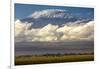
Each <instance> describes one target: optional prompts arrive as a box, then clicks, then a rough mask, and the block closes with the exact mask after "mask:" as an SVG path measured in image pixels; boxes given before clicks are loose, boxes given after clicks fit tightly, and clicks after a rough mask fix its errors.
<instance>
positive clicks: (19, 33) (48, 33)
mask: <svg viewBox="0 0 100 69" xmlns="http://www.w3.org/2000/svg"><path fill="white" fill-rule="evenodd" d="M31 25H32V23H23V22H21V21H20V20H17V21H15V41H68V40H93V39H94V21H90V22H88V23H80V24H77V23H74V24H73V23H70V24H67V23H66V24H65V25H63V26H62V27H60V26H58V25H52V24H48V25H46V26H44V27H42V28H32V29H30V27H31ZM33 25H34V24H33Z"/></svg>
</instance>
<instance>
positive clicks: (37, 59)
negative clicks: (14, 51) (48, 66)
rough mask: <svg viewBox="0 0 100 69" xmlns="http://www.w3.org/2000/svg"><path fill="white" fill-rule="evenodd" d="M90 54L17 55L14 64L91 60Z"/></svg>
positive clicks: (92, 56)
mask: <svg viewBox="0 0 100 69" xmlns="http://www.w3.org/2000/svg"><path fill="white" fill-rule="evenodd" d="M93 60H94V55H92V54H85V55H84V54H83V55H82V54H79V55H60V56H54V55H48V56H45V55H40V56H34V55H33V56H32V55H31V56H17V57H15V65H29V64H45V63H61V62H78V61H93Z"/></svg>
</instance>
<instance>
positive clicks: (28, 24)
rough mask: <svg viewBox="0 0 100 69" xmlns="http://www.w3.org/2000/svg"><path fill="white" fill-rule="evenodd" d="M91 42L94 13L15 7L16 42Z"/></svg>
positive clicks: (51, 7) (36, 6) (16, 5)
mask: <svg viewBox="0 0 100 69" xmlns="http://www.w3.org/2000/svg"><path fill="white" fill-rule="evenodd" d="M72 40H78V41H80V40H92V41H93V40H94V9H93V8H83V7H67V6H48V5H34V4H33V5H29V4H15V41H16V42H23V41H30V42H33V41H72Z"/></svg>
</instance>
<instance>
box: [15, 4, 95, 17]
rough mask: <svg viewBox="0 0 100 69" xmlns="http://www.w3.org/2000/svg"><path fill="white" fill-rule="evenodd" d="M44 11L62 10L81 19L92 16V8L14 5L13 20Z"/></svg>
mask: <svg viewBox="0 0 100 69" xmlns="http://www.w3.org/2000/svg"><path fill="white" fill-rule="evenodd" d="M45 9H62V10H66V12H70V13H72V14H76V15H77V14H78V15H81V16H82V17H88V18H89V17H90V15H92V16H93V15H94V9H93V8H84V7H69V6H49V5H35V4H17V3H16V4H15V19H23V18H25V17H28V16H29V15H31V14H32V13H33V12H35V11H41V10H45Z"/></svg>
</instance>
